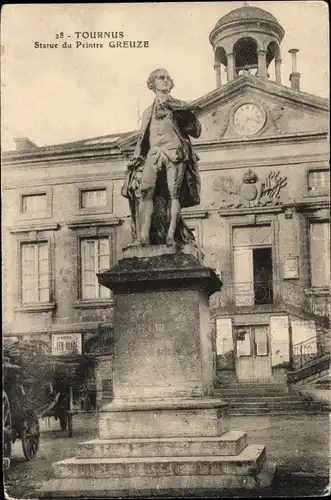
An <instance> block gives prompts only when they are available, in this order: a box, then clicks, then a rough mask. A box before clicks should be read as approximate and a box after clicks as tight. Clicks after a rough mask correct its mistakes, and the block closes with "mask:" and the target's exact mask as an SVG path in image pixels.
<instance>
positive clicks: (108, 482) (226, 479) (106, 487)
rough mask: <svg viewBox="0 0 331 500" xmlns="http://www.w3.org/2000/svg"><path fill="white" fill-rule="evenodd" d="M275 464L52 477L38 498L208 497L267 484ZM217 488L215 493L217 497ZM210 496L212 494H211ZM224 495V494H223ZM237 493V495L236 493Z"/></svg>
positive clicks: (257, 489) (269, 482) (259, 487)
mask: <svg viewBox="0 0 331 500" xmlns="http://www.w3.org/2000/svg"><path fill="white" fill-rule="evenodd" d="M275 470H276V467H275V465H274V464H269V463H267V462H266V463H265V464H264V467H263V468H262V469H261V470H260V472H259V473H257V474H254V472H252V473H249V474H242V475H234V474H221V475H220V474H215V475H206V474H204V475H196V476H191V475H181V476H179V475H177V476H174V475H171V476H163V477H150V476H149V477H125V478H123V477H117V478H88V479H86V478H79V479H78V478H77V479H76V478H63V479H52V480H50V481H47V482H46V483H44V485H43V486H42V488H41V489H40V490H39V492H38V498H48V499H49V498H60V499H63V498H124V497H129V498H137V497H140V498H146V497H153V498H154V497H158V496H159V497H162V496H163V497H166V498H169V496H168V495H172V496H174V495H176V496H177V497H178V498H179V497H180V498H183V497H188V498H192V497H193V498H194V497H196V498H198V497H203V498H206V497H208V496H209V495H208V492H211V491H213V494H215V493H217V490H222V495H224V490H225V492H226V491H227V490H230V489H231V490H232V491H231V494H233V490H234V489H238V490H239V491H238V496H239V497H241V496H242V495H240V490H243V489H249V490H253V489H256V494H257V495H258V492H259V490H260V489H261V488H266V487H268V486H270V484H271V482H272V479H273V476H274V473H275ZM220 494H221V491H220V492H219V493H217V497H219V496H220ZM213 496H214V495H213ZM225 496H227V495H226V494H225ZM236 496H237V495H236Z"/></svg>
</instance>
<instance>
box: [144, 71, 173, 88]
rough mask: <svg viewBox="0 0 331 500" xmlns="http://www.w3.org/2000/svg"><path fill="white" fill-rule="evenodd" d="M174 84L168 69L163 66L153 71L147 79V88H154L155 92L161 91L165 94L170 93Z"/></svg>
mask: <svg viewBox="0 0 331 500" xmlns="http://www.w3.org/2000/svg"><path fill="white" fill-rule="evenodd" d="M174 85H175V84H174V81H173V79H172V78H171V77H170V75H169V73H168V71H167V70H166V69H162V68H158V69H155V70H154V71H152V73H151V74H150V75H149V77H148V80H147V88H149V90H153V91H154V92H155V91H159V92H162V93H164V94H169V92H170V91H171V89H172V88H173V87H174Z"/></svg>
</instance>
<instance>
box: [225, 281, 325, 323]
mask: <svg viewBox="0 0 331 500" xmlns="http://www.w3.org/2000/svg"><path fill="white" fill-rule="evenodd" d="M305 291H306V287H304V286H302V285H298V284H295V283H292V282H290V281H286V280H281V281H276V280H275V281H271V280H269V281H261V280H257V281H246V282H238V283H234V282H230V283H225V284H224V286H223V288H222V290H221V292H220V293H219V294H217V301H216V304H215V305H218V306H220V307H224V308H226V307H228V306H229V305H230V306H234V307H245V306H246V307H247V306H248V307H254V306H261V305H266V306H267V305H274V306H276V307H283V308H284V309H286V308H287V307H291V308H293V309H295V310H296V311H297V312H300V313H303V314H307V315H308V314H310V315H313V316H315V317H316V318H325V320H326V322H328V321H329V320H328V316H329V314H330V312H331V311H330V310H329V308H330V305H329V303H330V302H329V300H328V297H322V296H318V299H319V300H320V307H319V308H317V307H316V306H315V304H314V302H313V300H312V297H308V296H307V295H306V293H305ZM321 300H322V302H321Z"/></svg>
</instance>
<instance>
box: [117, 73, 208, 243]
mask: <svg viewBox="0 0 331 500" xmlns="http://www.w3.org/2000/svg"><path fill="white" fill-rule="evenodd" d="M173 86H174V82H173V80H172V79H171V78H170V76H169V73H168V72H167V71H166V70H165V69H156V70H154V71H153V72H152V73H151V74H150V76H149V78H148V80H147V87H148V88H149V89H150V90H153V91H154V93H155V100H154V102H153V104H152V105H151V106H150V107H149V108H147V109H146V110H145V112H144V113H143V117H142V125H141V129H140V132H139V136H138V141H137V145H136V148H135V151H134V154H133V157H132V158H131V159H130V161H129V163H128V170H127V177H126V181H125V183H124V185H123V188H122V195H123V196H125V197H126V198H129V202H130V209H131V216H132V218H133V221H134V224H133V225H134V228H133V236H134V238H135V237H136V238H137V239H139V240H140V244H141V245H149V244H152V245H158V244H167V245H173V244H175V243H179V244H180V243H188V242H189V241H194V236H193V233H192V232H191V231H190V229H189V228H188V227H187V226H186V224H185V223H184V221H183V219H182V217H181V208H183V207H191V206H194V205H198V204H199V203H200V176H199V171H198V166H197V161H198V157H197V155H196V154H195V152H194V150H193V148H192V145H191V142H190V139H189V136H192V137H195V138H197V137H199V136H200V133H201V125H200V123H199V121H198V120H197V118H196V117H195V115H194V112H195V111H196V110H197V107H193V106H190V105H189V104H187V103H185V102H183V101H179V100H178V99H175V98H173V97H172V96H171V95H170V91H171V89H172V88H173Z"/></svg>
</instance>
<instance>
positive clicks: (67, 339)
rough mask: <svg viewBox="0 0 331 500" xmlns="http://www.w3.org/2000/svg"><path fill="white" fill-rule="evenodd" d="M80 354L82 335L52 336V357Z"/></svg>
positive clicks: (64, 334) (65, 334)
mask: <svg viewBox="0 0 331 500" xmlns="http://www.w3.org/2000/svg"><path fill="white" fill-rule="evenodd" d="M77 354H82V334H81V333H63V334H54V335H52V355H53V356H71V355H77Z"/></svg>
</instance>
